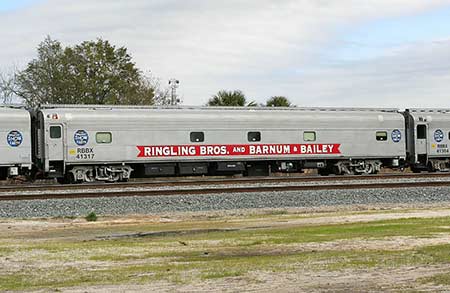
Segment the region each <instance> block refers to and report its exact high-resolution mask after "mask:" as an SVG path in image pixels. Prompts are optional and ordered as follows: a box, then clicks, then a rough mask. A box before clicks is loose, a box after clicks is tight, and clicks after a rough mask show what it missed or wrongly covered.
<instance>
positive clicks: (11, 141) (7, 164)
mask: <svg viewBox="0 0 450 293" xmlns="http://www.w3.org/2000/svg"><path fill="white" fill-rule="evenodd" d="M31 167H32V158H31V123H30V114H29V112H28V111H27V110H25V109H21V108H16V107H14V106H0V178H2V179H4V178H6V177H12V176H17V175H22V174H23V175H25V174H28V173H29V172H30V170H31Z"/></svg>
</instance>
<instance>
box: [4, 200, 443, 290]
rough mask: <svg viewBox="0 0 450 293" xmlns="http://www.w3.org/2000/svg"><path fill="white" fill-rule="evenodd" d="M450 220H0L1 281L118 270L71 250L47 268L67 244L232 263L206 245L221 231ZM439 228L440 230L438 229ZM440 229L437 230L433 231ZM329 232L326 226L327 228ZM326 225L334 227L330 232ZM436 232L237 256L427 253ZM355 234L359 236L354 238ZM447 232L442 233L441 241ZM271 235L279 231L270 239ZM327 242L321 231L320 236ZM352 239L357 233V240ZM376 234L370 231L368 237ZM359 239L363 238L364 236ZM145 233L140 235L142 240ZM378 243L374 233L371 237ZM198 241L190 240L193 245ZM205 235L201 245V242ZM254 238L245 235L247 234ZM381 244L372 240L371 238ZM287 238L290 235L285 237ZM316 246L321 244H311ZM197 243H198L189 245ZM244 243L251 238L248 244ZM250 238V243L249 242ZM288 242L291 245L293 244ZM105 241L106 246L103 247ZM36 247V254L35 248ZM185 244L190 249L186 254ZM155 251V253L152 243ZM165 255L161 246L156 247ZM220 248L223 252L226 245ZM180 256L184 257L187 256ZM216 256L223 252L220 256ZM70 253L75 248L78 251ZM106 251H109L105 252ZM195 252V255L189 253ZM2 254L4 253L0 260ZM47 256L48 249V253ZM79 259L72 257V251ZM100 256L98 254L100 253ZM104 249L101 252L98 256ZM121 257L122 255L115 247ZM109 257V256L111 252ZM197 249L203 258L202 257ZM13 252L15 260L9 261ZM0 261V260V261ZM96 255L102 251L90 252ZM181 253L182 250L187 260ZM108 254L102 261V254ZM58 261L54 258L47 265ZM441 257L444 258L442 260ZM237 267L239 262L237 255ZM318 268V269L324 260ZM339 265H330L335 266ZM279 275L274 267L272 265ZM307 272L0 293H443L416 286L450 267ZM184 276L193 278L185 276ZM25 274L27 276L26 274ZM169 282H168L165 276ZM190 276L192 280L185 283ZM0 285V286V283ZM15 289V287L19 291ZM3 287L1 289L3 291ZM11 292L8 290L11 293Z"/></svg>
mask: <svg viewBox="0 0 450 293" xmlns="http://www.w3.org/2000/svg"><path fill="white" fill-rule="evenodd" d="M447 217H448V218H449V219H450V204H449V205H448V206H443V205H442V204H441V205H439V206H436V205H434V206H432V205H430V206H421V207H417V206H380V207H371V208H370V209H368V208H367V207H362V206H358V207H335V208H334V209H333V208H326V209H315V210H314V209H313V210H305V209H289V210H247V211H231V212H211V213H207V212H202V213H180V214H172V215H155V216H142V215H132V216H126V217H104V218H100V219H99V220H98V221H96V222H87V221H85V220H84V219H60V218H59V219H33V220H12V219H3V220H0V235H2V236H0V268H1V273H0V275H3V276H5V279H3V280H6V277H7V276H8V274H9V275H11V276H12V275H13V274H18V273H23V272H24V268H27V269H47V270H55V269H56V270H57V269H58V267H65V266H70V267H78V268H79V267H81V268H82V267H86V268H89V269H90V266H93V267H96V268H98V267H102V268H110V267H114V266H116V265H118V264H119V261H117V260H112V261H110V260H108V259H106V260H92V258H91V259H88V258H86V259H84V258H83V257H82V256H81V255H78V254H77V253H78V252H76V250H72V248H64V249H61V251H59V250H57V252H55V251H53V255H51V256H52V257H50V258H48V259H47V257H48V255H50V254H48V253H49V251H51V249H48V250H47V246H46V245H50V246H51V245H54V244H55V243H60V242H61V243H63V244H64V245H71V244H73V243H76V244H77V245H78V244H79V243H83V242H85V241H87V242H88V243H90V242H92V241H94V242H95V243H97V242H98V241H103V240H105V239H106V241H107V242H108V243H109V244H108V245H110V243H115V242H114V241H116V239H119V240H120V239H129V238H130V237H131V238H133V237H136V239H137V238H139V239H141V238H145V237H146V236H151V237H156V238H157V239H164V237H165V236H167V237H169V238H170V237H172V238H173V236H174V235H183V236H184V237H187V236H186V235H192V236H193V238H186V239H188V240H184V239H185V238H180V239H182V240H183V241H186V242H188V243H189V245H191V246H188V244H185V243H184V242H183V241H181V240H179V239H178V240H177V242H179V243H182V244H183V245H184V246H183V245H180V247H181V248H180V249H184V250H186V251H188V249H194V248H195V247H200V246H201V248H202V249H203V248H205V247H208V248H209V249H216V248H217V247H218V250H217V251H218V255H219V254H220V255H222V256H223V255H227V253H234V252H235V250H236V249H237V248H236V247H240V246H242V243H238V244H236V245H234V244H233V245H234V246H233V247H228V246H226V245H225V244H224V243H228V242H227V241H229V239H226V236H225V239H216V238H214V239H209V238H208V235H209V233H216V232H217V233H219V232H221V231H238V232H239V233H244V234H239V237H238V238H237V239H239V241H241V240H242V237H243V236H242V235H244V236H245V235H246V234H245V231H249V233H250V234H251V233H254V231H261V230H262V231H266V230H267V231H272V230H271V229H281V230H282V231H284V230H283V229H290V228H293V229H300V230H295V231H296V233H297V231H302V230H301V229H302V227H305V229H307V228H308V227H322V226H323V227H325V228H326V227H336V225H337V226H339V225H350V224H356V223H361V224H364V223H375V222H376V223H380V224H379V225H384V224H383V223H387V224H386V225H388V224H389V222H383V221H396V220H405V219H411V220H416V219H424V220H426V219H435V218H445V219H446V218H447ZM441 222H442V223H445V221H441ZM441 222H440V223H441ZM330 225H331V226H330ZM333 225H334V226H333ZM434 228H435V229H438V230H437V231H438V232H436V233H432V234H423V235H422V234H420V235H416V234H414V233H411V235H408V233H399V234H398V235H397V234H392V235H384V234H374V235H370V234H367V235H366V234H362V235H366V236H364V237H361V236H357V237H352V238H348V239H346V238H345V236H344V237H337V239H334V238H333V239H331V240H326V241H316V240H307V241H306V240H301V241H298V242H296V241H289V242H286V243H284V242H282V243H281V242H280V243H279V244H277V245H265V244H264V243H263V244H261V245H259V244H258V245H256V246H254V247H253V246H252V247H250V248H249V249H246V250H245V253H248V254H252V253H255V252H257V251H259V250H260V249H263V250H264V255H265V256H267V255H270V256H277V255H283V254H286V253H288V255H296V254H299V253H309V252H311V253H317V252H320V253H327V252H334V251H339V252H340V253H353V252H354V253H355V254H357V253H361V252H365V251H370V252H373V251H376V252H377V251H383V253H387V254H389V253H390V252H395V253H399V252H400V253H401V252H403V251H408V252H409V251H415V250H420V249H422V248H426V247H434V246H439V245H448V244H450V220H449V222H448V226H447V225H442V224H440V225H439V226H436V227H434ZM358 229H359V228H358ZM447 229H448V232H446V231H447ZM276 231H277V233H278V231H279V230H276ZM324 231H325V232H323V233H327V232H326V231H327V229H325V230H324ZM358 231H359V230H358ZM377 231H378V230H377ZM363 232H364V231H363ZM146 233H147V234H146ZM377 233H379V232H377ZM197 234H198V235H200V236H196V235H197ZM205 235H206V236H205ZM252 235H253V234H252ZM380 235H381V236H380ZM294 236H295V235H294ZM314 236H315V237H316V236H320V235H314ZM196 237H200V238H196ZM252 237H253V236H252ZM172 238H170V239H171V240H170V241H171V242H161V243H162V244H161V246H158V245H154V244H155V243H153V242H152V245H154V246H152V247H151V249H150V248H148V247H147V246H146V247H145V252H146V253H148V252H149V251H150V252H151V253H156V252H161V251H166V249H167V251H175V252H176V249H177V248H174V246H173V241H172V240H173V239H172ZM253 239H254V238H252V240H253ZM294 240H295V239H294ZM111 241H112V242H111ZM40 243H41V244H42V245H43V246H39V248H37V246H36V245H37V244H40ZM191 243H192V244H191ZM156 244H158V243H156ZM164 245H167V247H166V246H164ZM227 245H228V244H227ZM186 246H187V247H186ZM222 246H223V248H222ZM77 247H78V246H77ZM108 247H109V246H108ZM192 247H194V248H192ZM2 249H3V250H2ZM52 249H53V248H52ZM77 249H78V248H77ZM102 249H103V248H102ZM105 249H107V248H105ZM120 249H123V246H121V247H120ZM120 249H118V250H117V251H120ZM133 249H134V248H130V249H129V250H127V253H128V254H129V255H133V253H136V254H139V253H141V251H140V250H139V249H143V248H141V247H137V248H135V249H137V250H135V251H133ZM205 249H206V248H205ZM13 250H14V251H13ZM2 251H5V252H3V253H2ZM99 251H101V252H103V251H104V250H99ZM188 252H190V250H189V251H188ZM59 253H68V254H73V260H72V261H70V260H71V257H70V256H69V257H67V255H59ZM108 253H110V251H108ZM55 255H57V256H58V257H55ZM449 255H450V253H449ZM239 256H240V257H242V256H245V255H243V254H242V252H241V254H240V255H239ZM166 261H167V260H166V258H164V257H161V256H154V257H153V256H152V257H148V258H145V259H143V258H135V259H133V258H131V259H129V260H127V261H126V262H122V263H120V265H121V266H123V265H124V264H126V265H128V266H129V265H141V264H143V263H145V264H146V265H148V264H149V263H161V262H166ZM320 261H324V260H323V259H322V260H320ZM337 264H339V263H337ZM278 265H279V264H278ZM314 265H315V267H314V268H313V267H311V268H310V267H308V264H306V265H305V264H297V265H294V266H291V267H289V268H288V269H282V270H278V269H272V268H271V269H259V268H258V266H255V267H251V269H246V270H245V273H244V274H241V275H236V276H227V275H224V276H223V277H218V278H211V279H209V278H194V277H195V275H196V273H194V274H192V273H189V274H188V273H186V274H184V272H183V271H182V272H181V275H180V276H181V280H175V281H173V280H169V279H166V278H164V277H162V278H160V279H153V280H151V281H145V282H141V281H140V282H133V281H131V282H118V283H115V284H108V282H106V284H105V283H103V282H101V281H100V282H97V283H96V282H89V284H87V285H85V284H83V282H81V283H74V284H71V285H70V286H59V285H56V286H55V287H53V286H44V287H40V286H39V284H36V283H34V285H33V286H31V287H30V288H23V287H21V286H20V284H13V285H11V288H12V289H8V288H9V287H1V284H0V288H2V289H4V290H6V291H29V290H31V291H36V292H49V291H57V292H61V291H63V292H151V291H154V292H174V291H175V292H242V291H246V292H270V291H272V292H273V291H277V292H302V291H305V292H307V291H333V292H349V291H358V292H366V291H450V285H449V284H446V283H445V282H444V283H433V282H420V281H418V280H421V279H423V278H426V277H433V276H436V275H437V274H442V273H450V260H449V261H447V260H443V261H438V262H432V263H427V261H423V262H415V263H412V264H411V263H405V264H403V265H399V266H396V265H388V266H382V265H381V266H380V265H379V264H377V265H368V266H367V267H364V266H363V267H361V266H354V267H353V266H345V267H342V268H337V269H328V268H322V267H320V266H317V263H314ZM192 270H193V271H195V270H196V269H195V268H194V267H193V268H192ZM27 272H29V271H27ZM170 273H171V272H169V271H168V272H167V274H170ZM192 276H194V277H193V278H194V279H192V280H190V278H191V277H192ZM1 280H2V279H1V278H0V282H1ZM18 282H20V281H18ZM5 286H6V285H5ZM14 286H16V287H14Z"/></svg>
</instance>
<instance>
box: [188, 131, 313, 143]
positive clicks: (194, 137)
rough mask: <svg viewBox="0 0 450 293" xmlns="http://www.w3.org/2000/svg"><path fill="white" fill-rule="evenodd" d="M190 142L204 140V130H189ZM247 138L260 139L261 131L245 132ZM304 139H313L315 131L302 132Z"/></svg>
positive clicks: (249, 139)
mask: <svg viewBox="0 0 450 293" xmlns="http://www.w3.org/2000/svg"><path fill="white" fill-rule="evenodd" d="M190 136H191V142H204V141H205V133H204V132H191V135H190ZM247 140H248V141H250V142H256V141H261V132H259V131H252V132H248V133H247ZM303 140H304V141H315V140H316V133H315V132H314V131H305V132H303Z"/></svg>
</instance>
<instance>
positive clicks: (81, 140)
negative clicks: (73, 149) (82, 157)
mask: <svg viewBox="0 0 450 293" xmlns="http://www.w3.org/2000/svg"><path fill="white" fill-rule="evenodd" d="M73 140H74V141H75V143H76V144H77V145H85V144H87V143H88V141H89V134H88V133H87V132H86V131H84V130H77V132H75V134H74V135H73Z"/></svg>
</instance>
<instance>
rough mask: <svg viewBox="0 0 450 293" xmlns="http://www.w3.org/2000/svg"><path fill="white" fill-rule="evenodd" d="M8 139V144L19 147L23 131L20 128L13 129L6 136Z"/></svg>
mask: <svg viewBox="0 0 450 293" xmlns="http://www.w3.org/2000/svg"><path fill="white" fill-rule="evenodd" d="M6 140H7V141H8V144H9V145H10V146H12V147H18V146H19V145H21V144H22V141H23V136H22V133H20V132H19V131H18V130H12V131H10V132H9V133H8V135H7V136H6Z"/></svg>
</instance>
